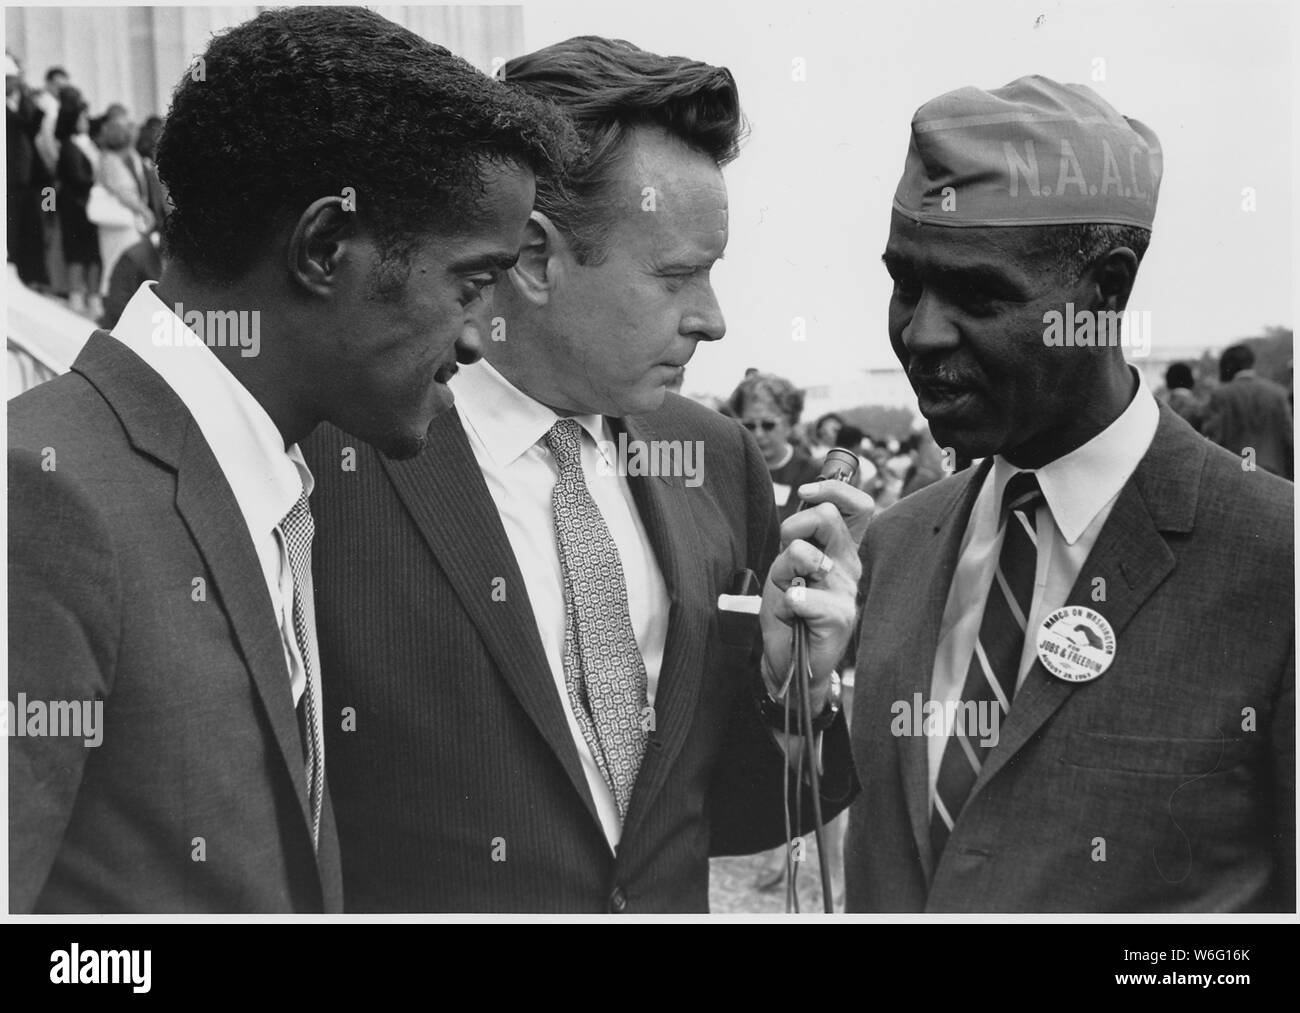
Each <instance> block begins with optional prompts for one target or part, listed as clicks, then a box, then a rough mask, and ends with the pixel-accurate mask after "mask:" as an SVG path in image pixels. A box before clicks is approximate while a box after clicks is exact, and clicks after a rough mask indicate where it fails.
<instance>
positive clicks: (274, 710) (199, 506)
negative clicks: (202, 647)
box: [176, 422, 311, 833]
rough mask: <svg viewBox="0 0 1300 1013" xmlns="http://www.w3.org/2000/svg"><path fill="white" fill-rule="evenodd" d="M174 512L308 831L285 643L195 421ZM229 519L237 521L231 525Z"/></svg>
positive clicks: (179, 474) (256, 565)
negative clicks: (203, 569) (216, 598)
mask: <svg viewBox="0 0 1300 1013" xmlns="http://www.w3.org/2000/svg"><path fill="white" fill-rule="evenodd" d="M176 509H177V511H178V512H179V513H180V515H181V518H182V519H183V520H184V521H185V524H186V526H187V527H188V528H189V529H190V534H191V535H192V536H193V537H194V543H195V544H196V545H197V546H198V549H199V553H200V554H201V555H202V556H203V560H204V562H205V563H207V565H208V571H209V572H210V573H211V575H212V582H213V584H215V585H216V588H217V591H218V593H219V594H220V595H221V601H222V604H224V605H225V608H226V614H227V615H228V616H229V617H230V625H231V628H232V629H233V630H234V632H235V639H236V640H237V641H238V643H239V647H240V650H241V651H242V653H243V655H244V660H245V662H246V663H247V664H248V670H249V672H250V673H251V674H252V677H253V686H254V687H255V688H256V690H257V695H258V698H259V699H260V700H261V701H262V707H263V708H264V709H265V711H266V714H267V717H268V719H269V720H270V724H271V730H272V733H273V734H274V735H275V741H276V745H277V746H278V747H279V751H280V756H281V759H283V760H284V763H285V765H286V766H287V767H288V769H289V771H290V773H291V775H292V776H293V781H294V786H295V788H296V789H297V795H298V806H299V811H300V812H301V813H302V817H303V824H304V826H305V827H307V828H308V833H310V827H311V810H310V808H309V804H308V801H307V771H306V765H305V764H304V761H303V753H302V749H303V747H302V735H301V734H300V732H299V731H298V720H297V717H296V715H295V714H294V709H293V693H292V691H291V689H290V683H289V674H288V672H287V671H286V669H285V662H284V645H283V643H282V642H281V638H280V629H279V627H278V626H277V625H276V624H275V621H274V619H273V616H274V615H275V612H274V609H273V607H272V605H271V597H270V595H269V593H268V592H267V590H266V579H265V577H263V575H262V567H261V564H260V563H259V562H258V559H257V553H256V552H255V551H254V549H253V544H252V542H251V541H250V540H249V536H248V529H247V528H246V527H245V526H244V524H243V515H242V514H241V513H240V511H239V504H238V503H237V502H236V501H235V495H234V493H232V492H231V491H230V484H229V483H228V482H227V481H226V478H225V475H224V474H223V473H222V471H221V468H220V467H219V466H218V464H217V461H216V458H214V457H213V456H212V451H211V450H210V449H208V445H207V442H206V441H205V440H204V439H203V435H202V433H200V432H199V429H198V427H197V426H195V425H194V424H193V422H190V424H189V431H188V438H187V439H186V441H185V446H184V449H183V451H182V457H181V461H180V466H179V467H178V468H177V471H176ZM231 518H235V519H236V520H238V521H239V523H238V524H234V523H231Z"/></svg>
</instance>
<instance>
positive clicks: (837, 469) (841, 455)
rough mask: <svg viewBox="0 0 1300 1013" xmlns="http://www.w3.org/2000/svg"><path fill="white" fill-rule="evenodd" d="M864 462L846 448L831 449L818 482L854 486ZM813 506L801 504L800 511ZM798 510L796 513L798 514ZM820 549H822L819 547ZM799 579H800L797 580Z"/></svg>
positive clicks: (827, 452) (827, 453)
mask: <svg viewBox="0 0 1300 1013" xmlns="http://www.w3.org/2000/svg"><path fill="white" fill-rule="evenodd" d="M861 463H862V462H861V461H859V460H858V455H857V454H855V453H854V452H853V451H851V450H848V449H846V448H844V447H831V449H830V450H828V451H826V460H824V461H822V470H821V472H820V473H819V474H818V476H817V481H818V482H825V481H827V480H832V481H836V482H847V483H848V484H849V485H853V484H854V483H855V481H856V480H857V477H858V467H859V465H860V464H861ZM809 506H811V504H809V503H806V502H803V501H802V500H801V501H800V503H799V510H806V509H807V508H808V507H809ZM799 510H796V511H795V513H798V512H799ZM818 548H821V546H820V545H819V546H818ZM796 579H798V578H796Z"/></svg>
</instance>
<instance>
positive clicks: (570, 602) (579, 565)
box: [546, 419, 648, 819]
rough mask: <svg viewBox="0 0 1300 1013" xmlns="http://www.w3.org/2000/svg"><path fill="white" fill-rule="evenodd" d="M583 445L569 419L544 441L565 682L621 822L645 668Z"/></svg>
mask: <svg viewBox="0 0 1300 1013" xmlns="http://www.w3.org/2000/svg"><path fill="white" fill-rule="evenodd" d="M581 439H582V429H581V427H580V426H579V425H578V423H577V422H575V421H574V420H573V419H560V420H559V421H558V422H556V423H555V425H553V426H552V427H551V429H550V431H549V432H548V433H547V434H546V444H547V446H548V447H550V448H551V453H552V454H554V455H555V461H556V464H557V465H558V466H559V471H560V474H559V477H558V478H557V479H556V482H555V490H554V491H553V492H552V493H551V505H552V507H553V509H554V514H555V539H556V542H557V544H558V545H559V550H560V568H561V570H562V571H563V574H564V682H565V686H566V687H567V688H568V692H569V706H570V707H571V708H572V709H573V714H574V716H575V717H576V718H577V721H578V725H579V726H580V727H581V728H582V734H583V737H584V738H585V739H586V740H587V745H588V747H590V749H591V754H592V756H593V757H594V758H595V760H596V765H597V766H598V767H599V768H600V772H601V774H602V775H603V776H604V778H605V783H606V784H608V785H609V789H610V791H611V792H612V793H613V796H614V802H615V804H616V805H617V806H618V814H619V817H620V818H623V819H625V818H626V817H627V807H628V803H629V802H630V801H631V799H632V788H633V786H634V785H635V784H636V775H637V771H639V770H640V769H641V760H642V758H643V757H644V756H645V750H646V742H647V741H648V734H647V731H646V729H645V727H644V723H643V720H642V716H643V711H644V709H645V708H646V706H647V702H646V700H647V698H646V685H647V684H646V671H645V662H644V660H643V659H642V658H641V651H640V649H639V648H638V647H637V643H636V636H635V634H634V633H633V631H632V616H631V614H630V613H629V612H628V604H627V581H626V580H625V579H624V577H623V564H622V561H621V560H620V559H619V555H618V548H617V546H615V544H614V539H613V537H611V535H610V533H609V527H608V526H607V525H606V524H605V518H604V517H602V516H601V513H600V510H599V508H597V506H596V503H595V501H594V500H593V499H592V498H591V492H590V491H589V490H588V489H587V481H586V479H585V478H584V477H583V473H582V457H581Z"/></svg>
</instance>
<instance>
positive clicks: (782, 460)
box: [730, 373, 819, 520]
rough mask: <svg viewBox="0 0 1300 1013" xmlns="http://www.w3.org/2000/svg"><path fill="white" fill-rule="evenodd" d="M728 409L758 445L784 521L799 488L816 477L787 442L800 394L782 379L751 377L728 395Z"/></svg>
mask: <svg viewBox="0 0 1300 1013" xmlns="http://www.w3.org/2000/svg"><path fill="white" fill-rule="evenodd" d="M730 405H731V410H732V412H733V413H734V414H735V416H736V418H738V419H739V420H740V424H741V425H742V426H744V427H745V428H746V429H748V430H749V431H750V432H751V433H753V434H754V439H755V440H757V441H758V449H759V450H761V451H762V452H763V460H764V461H765V462H766V463H767V469H768V472H769V473H770V474H771V476H772V494H773V496H774V497H775V498H776V506H777V512H778V513H779V514H780V516H781V520H785V519H786V518H787V517H789V516H790V515H791V514H792V513H794V512H795V511H796V510H797V509H799V494H798V491H797V490H798V488H799V486H801V485H803V484H804V483H805V482H813V481H816V479H817V475H818V473H819V469H818V467H817V464H816V462H815V461H813V460H812V459H811V458H810V457H809V456H808V454H807V453H806V452H805V451H804V450H803V449H802V448H801V447H798V446H796V445H795V444H794V443H792V442H791V441H790V437H791V435H792V433H793V432H794V429H795V426H797V425H798V424H799V416H800V414H801V413H802V412H803V392H802V391H800V390H798V389H797V388H796V387H795V386H794V384H792V383H791V382H790V381H789V380H787V379H785V378H784V377H780V376H774V375H772V374H771V373H753V374H751V375H750V376H747V377H745V379H744V380H742V381H741V382H740V386H739V387H737V388H736V389H735V391H734V392H733V393H732V395H731V399H730Z"/></svg>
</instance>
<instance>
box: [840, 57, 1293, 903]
mask: <svg viewBox="0 0 1300 1013" xmlns="http://www.w3.org/2000/svg"><path fill="white" fill-rule="evenodd" d="M1159 181H1160V151H1159V147H1158V144H1157V141H1156V138H1155V136H1154V134H1153V133H1152V132H1151V131H1150V130H1149V129H1147V128H1146V127H1145V126H1143V125H1142V124H1141V123H1139V122H1137V121H1136V120H1129V119H1125V118H1124V117H1122V116H1120V115H1119V114H1118V113H1117V112H1116V111H1115V110H1114V109H1113V108H1111V107H1110V106H1109V105H1107V104H1106V103H1105V102H1104V101H1103V100H1102V99H1101V98H1100V97H1099V96H1098V95H1096V94H1095V93H1094V92H1092V91H1091V90H1089V89H1088V88H1086V87H1083V86H1079V85H1061V84H1057V83H1056V82H1053V81H1049V80H1047V79H1046V78H1041V77H1029V78H1022V79H1020V80H1018V81H1015V82H1012V83H1011V84H1009V85H1007V86H1006V87H1004V88H1000V89H998V90H996V91H991V92H985V91H981V90H979V89H976V88H963V89H960V90H958V91H955V92H951V93H949V94H947V95H943V96H940V97H939V98H937V99H935V100H933V101H931V102H929V103H927V104H925V105H924V106H922V107H921V108H920V109H919V110H918V111H917V113H916V115H915V117H914V119H913V123H912V138H911V146H910V148H909V151H908V156H907V161H906V165H905V169H904V173H903V178H902V180H901V181H900V183H899V186H898V190H897V192H896V195H895V200H894V213H893V222H892V226H891V229H890V235H889V241H888V245H887V246H886V250H885V258H884V259H885V264H886V266H887V267H888V269H889V272H890V274H891V276H892V277H893V279H894V292H893V296H892V299H891V301H890V307H889V335H890V340H891V342H892V344H893V347H894V351H895V352H896V353H897V355H898V357H899V361H900V362H901V363H902V364H903V366H904V367H905V368H906V370H907V373H908V377H909V379H910V380H911V382H912V385H913V388H914V389H915V391H916V393H917V396H918V398H919V400H920V405H921V410H922V412H923V413H924V414H925V417H926V418H927V419H928V420H929V422H930V425H931V429H932V431H933V433H934V436H935V438H936V440H937V441H938V442H939V443H940V445H941V446H946V447H949V448H951V450H952V452H953V453H954V454H955V455H956V456H958V457H961V456H968V457H971V458H983V461H982V463H981V464H980V465H979V466H978V467H976V468H974V469H971V470H967V471H965V472H963V473H961V474H959V475H957V476H956V477H952V478H948V479H946V480H944V481H941V482H939V483H937V484H935V485H933V486H930V487H929V488H926V489H922V490H921V491H919V492H917V493H915V494H914V495H912V496H910V497H908V498H907V499H905V500H902V501H900V502H899V503H898V504H897V505H895V506H893V507H891V508H890V509H889V510H888V511H886V512H884V513H883V514H882V515H881V516H880V517H879V518H878V520H877V521H876V522H875V523H873V525H872V527H871V528H870V529H869V531H868V533H867V536H866V538H865V540H864V542H863V547H862V561H863V577H862V585H861V592H860V593H861V600H862V603H863V604H862V610H863V611H862V627H861V634H860V635H861V647H860V651H859V654H858V662H857V668H856V687H855V691H856V699H855V701H854V715H853V751H854V760H855V764H856V766H857V769H858V774H859V777H860V778H861V781H862V793H861V795H860V796H859V798H858V799H857V801H856V802H855V803H854V806H853V809H852V811H851V814H850V829H849V836H848V842H847V845H846V857H845V863H846V864H845V868H846V879H847V887H848V906H849V910H851V911H890V912H899V911H1049V910H1050V911H1239V910H1291V911H1293V910H1295V881H1294V867H1295V866H1294V862H1295V854H1294V849H1295V843H1294V841H1295V780H1294V773H1295V660H1294V659H1295V646H1294V641H1295V635H1294V622H1293V619H1292V610H1293V607H1294V598H1293V580H1294V571H1293V551H1294V550H1293V544H1292V535H1291V529H1292V523H1293V510H1294V501H1293V498H1292V489H1291V486H1290V485H1288V484H1287V483H1285V482H1282V481H1280V480H1278V479H1277V478H1275V477H1274V476H1272V475H1270V474H1268V473H1267V472H1265V471H1262V470H1260V471H1248V470H1244V469H1243V468H1242V467H1241V462H1240V460H1239V459H1237V458H1234V457H1233V456H1231V455H1229V454H1227V453H1225V452H1223V451H1222V450H1220V449H1219V448H1217V447H1214V446H1212V445H1211V444H1209V443H1207V442H1206V441H1204V440H1203V439H1201V438H1200V437H1199V436H1197V435H1196V433H1195V432H1194V431H1193V430H1192V429H1191V427H1190V426H1188V425H1187V424H1186V423H1185V422H1184V421H1183V420H1182V419H1180V418H1178V417H1177V415H1176V414H1174V413H1173V412H1172V411H1170V410H1169V409H1168V408H1167V407H1157V404H1156V402H1155V399H1154V398H1153V397H1152V395H1151V393H1150V391H1149V390H1148V389H1147V388H1146V386H1145V384H1144V382H1143V381H1142V379H1141V377H1140V375H1139V374H1138V373H1137V372H1136V371H1135V370H1133V369H1131V368H1130V367H1129V366H1128V365H1127V364H1126V363H1125V361H1124V353H1123V344H1122V341H1123V338H1122V336H1121V333H1120V332H1117V331H1116V330H1115V329H1114V326H1113V325H1114V323H1115V321H1116V320H1117V319H1118V317H1117V316H1116V315H1117V314H1119V313H1120V311H1123V310H1124V308H1125V306H1126V304H1127V302H1128V298H1129V294H1130V291H1131V288H1132V285H1133V280H1134V277H1135V275H1136V272H1137V268H1138V264H1139V262H1140V260H1141V258H1142V256H1143V253H1144V252H1145V250H1146V247H1147V242H1148V239H1149V236H1150V227H1151V223H1152V219H1153V217H1154V213H1155V204H1156V195H1157V191H1158V186H1159ZM1117 339H1118V340H1117Z"/></svg>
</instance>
